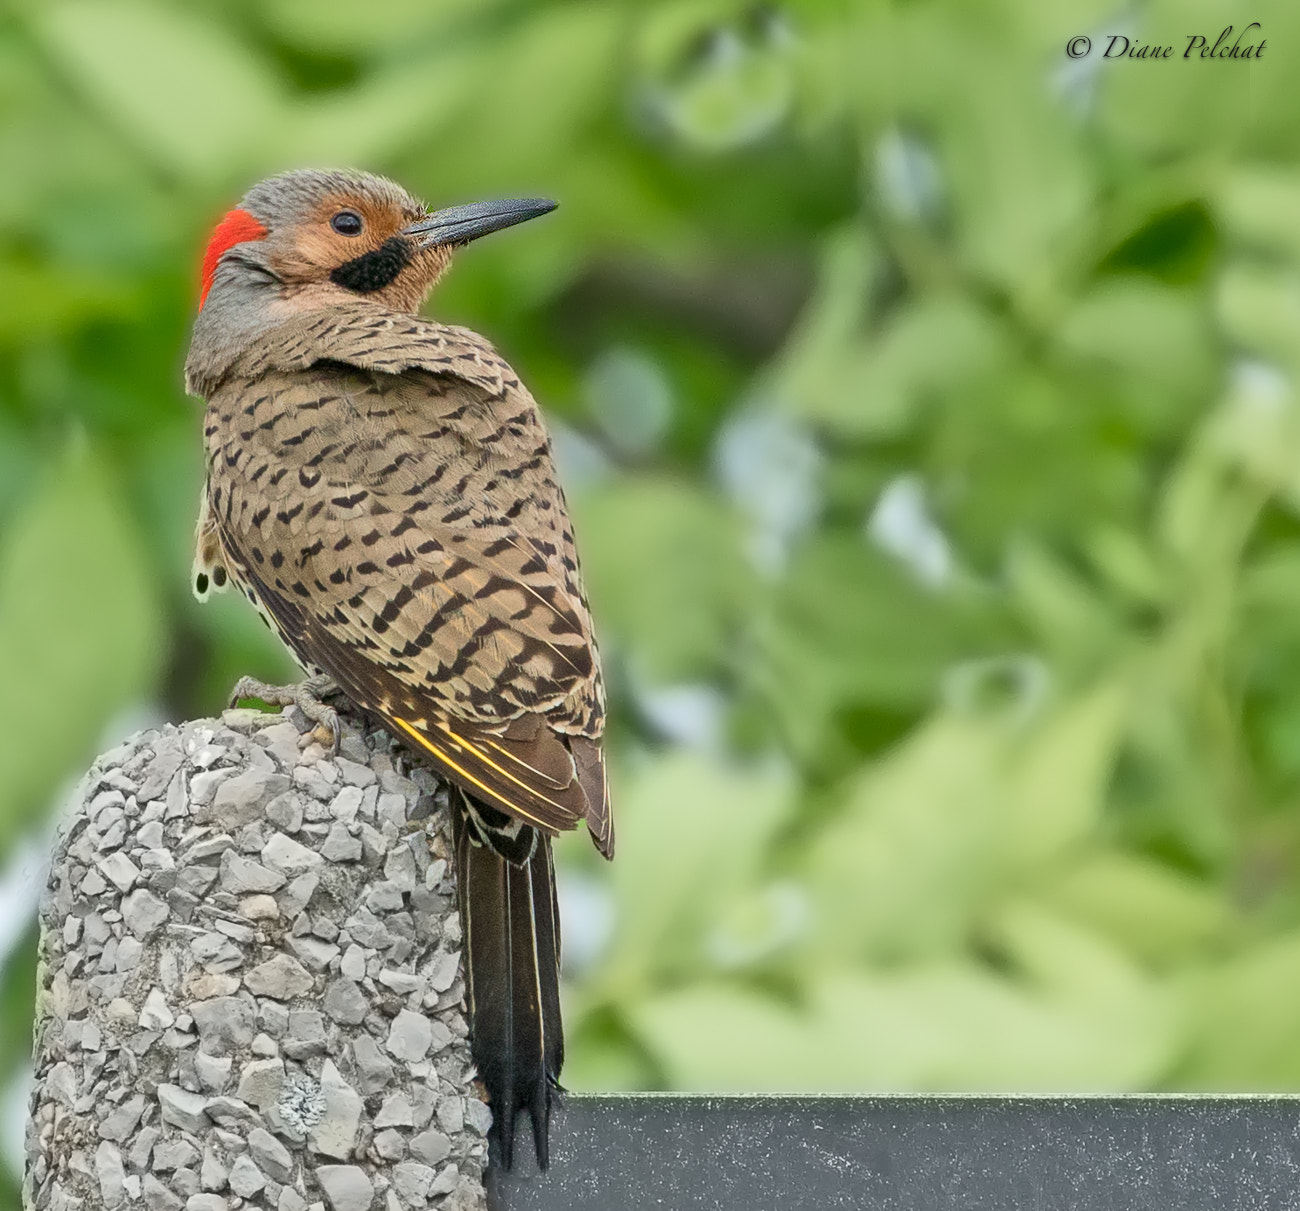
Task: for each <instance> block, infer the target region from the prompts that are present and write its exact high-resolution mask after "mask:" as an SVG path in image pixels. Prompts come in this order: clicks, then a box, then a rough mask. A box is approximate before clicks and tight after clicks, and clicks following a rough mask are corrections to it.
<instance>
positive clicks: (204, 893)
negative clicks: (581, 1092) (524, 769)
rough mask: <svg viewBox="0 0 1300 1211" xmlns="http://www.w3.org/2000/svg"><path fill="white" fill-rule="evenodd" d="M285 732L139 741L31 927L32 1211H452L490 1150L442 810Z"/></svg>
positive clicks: (298, 729)
mask: <svg viewBox="0 0 1300 1211" xmlns="http://www.w3.org/2000/svg"><path fill="white" fill-rule="evenodd" d="M306 727H307V724H306V721H305V720H304V719H302V717H301V715H300V714H299V713H298V712H297V711H296V710H290V711H287V712H286V713H285V714H284V715H275V714H263V713H260V712H257V711H247V710H238V711H227V712H225V714H224V715H223V716H222V718H221V719H220V720H200V721H198V722H195V723H189V724H186V725H184V726H183V727H179V728H177V727H173V726H170V725H168V726H166V727H164V728H162V729H160V730H156V731H148V732H144V733H142V734H140V735H138V736H136V737H134V738H132V739H131V740H128V741H127V742H126V743H125V744H123V745H121V746H120V747H118V748H117V749H115V750H114V751H113V752H111V753H106V754H105V755H104V756H102V757H101V758H100V759H99V760H98V761H97V762H96V763H95V765H94V767H93V768H92V770H91V772H90V773H89V774H88V775H87V777H86V778H85V779H83V781H82V783H81V785H80V787H79V788H78V790H77V792H76V793H75V794H74V796H73V802H72V803H71V805H70V808H69V811H68V814H67V816H66V818H65V819H64V821H63V823H62V825H61V827H60V830H59V835H58V842H57V846H56V850H55V853H54V857H53V865H52V868H51V871H50V877H49V882H48V886H47V888H46V891H45V895H44V897H43V900H42V904H41V943H40V975H39V980H38V1006H37V1010H38V1012H37V1025H36V1038H35V1068H36V1087H35V1091H34V1093H33V1097H32V1104H31V1120H30V1122H29V1124H28V1140H27V1175H26V1182H25V1186H24V1195H25V1197H24V1202H25V1205H26V1207H27V1208H29V1209H35V1211H47V1209H48V1211H101V1209H103V1211H110V1209H112V1208H118V1207H125V1206H128V1205H129V1206H140V1205H141V1204H143V1206H144V1207H145V1208H146V1209H147V1211H238V1209H240V1208H266V1209H268V1211H271V1209H274V1211H324V1209H325V1208H329V1209H330V1211H371V1209H373V1211H408V1209H409V1211H422V1209H423V1208H447V1209H448V1211H467V1209H468V1208H472V1207H480V1206H482V1205H483V1187H482V1180H481V1179H482V1173H483V1170H484V1168H485V1165H486V1158H487V1143H486V1139H485V1134H486V1131H487V1128H488V1125H489V1123H490V1121H491V1119H490V1115H489V1111H488V1108H487V1106H486V1105H485V1104H484V1102H483V1101H482V1100H480V1097H479V1095H478V1092H477V1089H476V1085H475V1082H474V1076H473V1071H474V1070H473V1066H472V1063H471V1060H470V1054H469V1047H468V1043H467V1041H466V1033H467V1032H466V1025H465V1018H464V1014H463V1012H462V998H463V996H464V982H463V972H462V970H461V962H460V959H461V946H460V943H461V931H460V919H459V916H458V914H457V912H456V908H455V895H454V883H453V878H454V876H453V873H452V872H451V871H450V870H449V869H448V858H449V851H450V846H449V838H448V836H447V832H446V827H445V826H446V811H445V791H443V789H442V788H441V787H440V785H439V784H438V782H437V781H436V780H435V779H434V778H433V777H432V776H431V775H430V774H428V773H427V772H426V771H425V770H423V769H419V768H416V769H413V770H411V771H410V772H409V773H404V772H403V768H404V762H403V757H402V755H401V754H400V753H399V752H398V751H397V750H396V749H395V748H394V747H393V745H392V744H391V742H390V741H389V739H388V738H387V737H386V736H385V735H384V733H382V732H379V733H375V734H373V735H367V734H366V733H365V732H364V731H363V730H360V727H361V725H359V723H358V721H356V720H354V719H346V720H345V729H344V739H343V742H342V746H341V751H340V753H339V755H338V756H337V757H330V756H329V755H328V754H326V753H325V752H324V751H323V750H322V749H321V747H320V746H319V745H318V744H315V743H312V742H311V741H310V734H309V733H307V732H306V730H305V729H306Z"/></svg>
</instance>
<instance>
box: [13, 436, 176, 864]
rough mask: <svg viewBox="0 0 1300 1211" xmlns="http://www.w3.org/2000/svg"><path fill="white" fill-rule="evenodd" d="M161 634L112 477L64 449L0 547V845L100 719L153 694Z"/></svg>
mask: <svg viewBox="0 0 1300 1211" xmlns="http://www.w3.org/2000/svg"><path fill="white" fill-rule="evenodd" d="M163 634H164V633H163V630H162V619H161V617H160V615H159V609H158V601H157V597H156V594H155V590H154V586H153V584H152V581H151V580H150V578H149V575H148V567H147V563H146V561H145V559H144V555H143V552H142V550H141V548H140V544H139V539H138V536H137V534H136V532H135V529H134V526H133V525H132V523H131V519H130V517H129V516H128V515H127V514H126V512H125V511H124V509H123V507H122V501H121V497H120V495H119V493H118V491H117V489H116V486H115V485H114V483H113V480H112V478H111V476H110V475H109V473H108V471H107V470H106V469H105V467H104V466H103V465H102V464H101V463H100V462H99V460H98V459H96V458H95V457H93V456H92V455H90V454H87V453H84V452H82V453H75V454H71V455H68V456H66V457H65V458H64V459H63V461H62V462H61V463H60V464H59V465H57V466H56V467H52V468H50V469H49V470H48V471H47V473H46V475H45V482H44V483H43V484H41V485H40V486H39V487H38V488H37V490H36V492H35V494H34V496H33V498H32V499H31V501H30V502H29V503H28V505H27V507H26V508H25V509H24V510H23V511H22V512H21V513H20V514H19V515H18V516H17V518H16V519H15V520H14V524H13V526H12V527H11V528H10V529H9V531H8V533H6V534H5V536H4V542H3V544H2V545H0V668H2V669H4V670H5V686H6V692H5V693H4V694H3V695H0V851H3V850H4V849H5V848H6V842H7V841H8V840H9V839H11V838H12V836H13V834H14V831H15V830H16V829H18V828H20V827H22V826H23V825H24V824H25V823H28V822H30V821H32V820H33V819H35V818H36V817H37V813H38V812H40V811H42V810H43V809H44V808H45V806H46V805H45V802H44V801H45V799H46V798H47V797H48V796H49V795H50V794H51V793H52V792H53V791H54V789H55V787H56V786H57V785H58V784H59V783H60V782H61V781H62V780H63V779H64V778H65V777H66V776H67V773H68V771H70V770H73V769H76V768H77V767H78V766H79V765H81V764H82V763H85V762H87V761H89V760H90V758H92V757H93V756H94V755H95V754H94V751H93V748H94V744H95V741H96V739H97V738H98V737H99V735H100V732H101V729H102V728H103V725H104V721H105V720H106V719H107V718H108V717H109V716H110V715H112V714H113V713H114V712H116V711H120V710H122V709H123V708H124V707H126V706H128V705H131V704H133V703H137V702H139V700H140V699H141V698H142V697H144V696H145V695H147V694H149V693H151V692H152V691H153V689H154V687H155V684H156V682H157V678H158V674H159V672H160V671H161V667H162V662H163V660H164V659H165V658H166V643H165V640H164V639H163Z"/></svg>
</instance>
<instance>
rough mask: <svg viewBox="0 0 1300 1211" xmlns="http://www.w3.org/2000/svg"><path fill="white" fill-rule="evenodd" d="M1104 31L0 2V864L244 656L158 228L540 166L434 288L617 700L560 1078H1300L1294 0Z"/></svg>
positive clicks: (1183, 1081)
mask: <svg viewBox="0 0 1300 1211" xmlns="http://www.w3.org/2000/svg"><path fill="white" fill-rule="evenodd" d="M1117 11H1118V10H1116V9H1115V8H1114V6H1113V5H1111V4H1099V3H1096V2H1095V0H1068V2H1066V3H1058V4H1052V5H1044V4H1042V3H1040V2H1038V0H984V2H982V3H980V4H966V3H962V2H960V0H929V2H916V3H886V2H885V0H861V2H852V0H835V2H831V0H804V2H802V3H797V4H796V3H789V4H786V5H779V4H747V3H744V2H743V0H734V2H733V0H647V2H646V3H640V4H633V3H626V4H623V3H611V2H605V3H597V2H594V0H593V2H589V3H567V2H566V3H559V2H555V3H551V2H537V3H526V2H524V0H474V2H472V3H471V2H470V0H438V2H437V3H430V2H429V0H367V3H365V4H347V3H343V2H342V0H337V2H329V3H326V2H324V0H190V2H186V3H182V2H181V0H174V2H172V3H164V2H162V0H26V2H23V0H11V3H10V4H9V5H8V6H7V7H6V8H4V9H3V10H2V12H0V157H2V160H3V164H4V171H3V172H0V679H3V683H4V690H5V692H4V694H3V695H0V857H2V856H3V855H5V854H9V855H12V854H14V853H15V852H16V851H17V846H18V845H19V843H20V841H21V839H22V838H23V837H24V836H27V835H30V834H32V832H33V831H34V830H38V829H39V828H40V826H41V825H42V822H43V821H44V820H46V819H47V818H48V814H49V813H50V811H51V810H52V804H53V802H54V799H55V795H56V791H57V790H58V788H59V787H60V785H61V784H63V783H64V782H65V780H66V779H67V777H68V776H69V775H70V774H71V773H72V772H73V771H75V770H76V769H78V768H79V767H80V766H82V765H83V764H84V763H85V762H86V761H88V760H89V759H90V757H91V756H93V754H94V751H95V749H96V748H97V747H98V746H100V745H102V744H106V743H109V742H110V740H111V739H113V738H114V737H115V736H116V735H118V734H120V733H121V731H122V730H123V729H124V728H126V727H128V726H130V721H131V720H133V719H147V718H149V717H150V716H155V717H156V716H157V715H166V716H168V717H171V718H174V719H180V718H182V717H191V716H195V715H200V714H210V713H212V712H213V711H215V710H216V709H217V708H218V707H219V705H220V703H221V700H222V697H223V694H224V692H225V690H226V688H227V687H228V686H229V685H230V684H231V683H232V682H233V681H234V679H235V678H236V676H237V675H238V674H240V673H245V672H255V673H259V674H262V675H265V676H279V675H283V674H285V673H286V672H287V668H286V664H285V661H284V658H283V657H282V656H281V655H280V654H279V653H278V652H277V651H275V650H274V648H273V647H272V646H270V640H269V639H268V638H267V635H266V633H265V631H264V629H263V628H262V627H261V625H260V624H259V623H257V622H256V620H255V619H254V618H253V616H252V613H251V611H248V610H246V609H243V608H241V606H240V603H238V602H235V601H232V600H228V599H227V600H222V601H219V602H217V603H215V604H214V605H212V606H209V607H207V608H206V609H202V610H200V609H199V608H198V607H197V605H196V604H195V603H194V602H193V601H192V600H191V599H190V597H189V594H188V586H187V569H188V566H189V559H190V551H189V542H190V532H191V526H192V520H193V511H194V504H195V500H196V498H197V493H198V486H199V480H200V473H201V467H200V443H199V432H198V427H199V406H198V405H197V404H196V403H195V402H194V401H193V400H188V399H186V398H185V397H184V395H183V393H182V390H181V386H180V371H179V367H180V364H181V361H182V358H183V355H184V350H185V347H186V344H187V336H188V325H189V322H190V317H191V315H192V311H193V306H194V294H195V282H196V277H197V263H198V259H199V251H200V249H201V248H202V246H203V242H204V239H205V235H206V230H207V228H208V227H209V226H210V224H211V223H212V222H213V221H214V220H215V218H216V217H217V216H218V215H220V214H221V213H222V212H223V211H224V210H225V209H226V208H227V207H228V206H229V205H230V204H231V203H232V202H233V201H234V200H235V199H236V198H237V197H238V196H239V194H240V193H241V192H242V191H243V189H244V188H245V187H246V186H247V185H248V184H250V183H251V182H252V181H253V180H255V179H257V178H258V177H260V176H262V175H265V174H267V173H269V172H272V171H276V170H280V169H283V168H286V167H291V166H299V165H307V164H315V165H336V164H355V165H359V166H364V167H368V168H371V169H375V170H379V171H383V172H386V173H388V174H389V175H392V176H394V177H396V178H397V179H399V180H401V181H402V182H403V183H405V184H406V185H408V186H409V187H411V188H413V189H414V190H416V191H418V192H422V193H423V194H424V196H425V197H426V198H427V199H428V200H429V201H430V202H431V203H437V204H450V203H454V202H461V201H467V200H471V199H476V198H482V197H491V196H501V195H505V196H510V195H526V194H547V195H551V196H554V197H556V198H559V199H560V200H561V202H562V206H561V209H560V210H559V211H558V212H557V214H556V215H554V216H552V217H551V218H548V219H547V220H545V221H544V222H541V223H537V224H530V225H529V226H528V227H527V228H524V229H521V230H520V231H518V232H514V233H510V234H508V235H503V236H499V237H494V238H493V239H492V240H487V241H484V242H483V243H482V244H476V245H475V246H474V247H473V248H472V249H471V250H469V251H467V252H465V253H464V254H463V255H462V257H461V259H460V263H459V265H458V266H457V268H456V270H455V271H454V272H453V274H452V275H451V276H450V278H449V279H448V280H447V282H446V283H445V284H444V286H443V287H441V288H440V290H439V292H438V293H437V295H436V296H435V298H434V300H433V302H432V304H431V311H432V312H433V314H435V315H437V316H438V317H440V318H445V319H447V320H449V321H453V322H457V323H465V324H469V325H471V326H473V327H475V328H478V329H480V330H482V331H484V332H486V333H488V334H489V335H490V336H491V337H492V338H493V339H494V340H495V341H496V342H497V343H498V345H499V346H500V347H501V348H502V350H503V351H504V352H505V353H506V355H507V356H508V357H509V358H510V359H511V360H512V361H513V362H514V364H515V365H516V367H517V368H518V369H519V370H520V372H521V373H522V374H523V376H524V378H525V379H526V380H527V381H528V382H529V383H530V384H531V385H532V387H533V389H534V392H535V393H536V394H537V396H538V398H539V399H540V400H541V401H542V402H543V404H544V406H545V407H546V408H547V410H548V413H549V415H550V417H551V419H552V422H553V424H554V426H555V428H556V431H557V446H558V449H559V453H560V455H561V459H562V464H563V469H564V473H565V475H566V477H567V479H568V482H569V488H570V498H571V503H572V507H573V511H574V513H575V515H576V522H577V526H578V530H579V539H580V543H581V546H582V550H583V555H584V562H585V567H586V571H587V576H588V579H589V583H590V590H591V596H592V599H593V605H594V608H595V610H596V612H597V617H598V623H599V629H600V633H601V636H602V640H603V646H604V651H605V656H606V664H607V668H608V673H609V679H610V681H611V686H612V693H613V718H614V725H613V731H612V736H611V746H612V751H613V754H614V782H615V789H616V793H617V800H618V802H617V807H618V811H619V818H620V824H619V829H620V840H619V857H618V860H617V862H616V863H615V864H614V865H613V866H612V867H611V868H609V869H608V870H606V869H605V868H603V867H600V866H599V864H598V863H597V861H596V860H595V858H594V856H593V855H592V854H591V853H590V852H589V847H588V846H586V845H585V843H584V842H582V841H580V840H578V839H574V840H573V841H572V842H566V843H565V845H564V846H563V848H562V853H561V858H562V861H563V862H564V864H565V867H566V876H567V881H568V882H569V884H570V886H571V887H573V888H576V889H577V891H576V892H575V896H577V897H578V898H577V899H575V901H574V902H575V903H577V904H579V907H580V908H581V909H582V911H580V912H578V913H577V914H576V915H575V916H574V918H573V919H574V920H576V921H577V922H578V928H577V929H576V932H575V930H574V929H573V927H571V928H570V935H571V947H570V951H571V954H573V955H574V957H575V969H574V971H573V975H572V979H571V980H570V981H569V986H568V1022H569V1037H570V1049H569V1055H570V1059H569V1064H568V1068H567V1070H566V1075H567V1078H568V1081H569V1083H570V1084H571V1085H572V1086H573V1087H576V1088H600V1087H603V1088H621V1087H642V1088H644V1087H651V1088H678V1089H771V1090H777V1089H827V1090H839V1089H859V1090H861V1089H896V1090H901V1089H1060V1088H1069V1089H1106V1090H1129V1089H1153V1088H1171V1089H1196V1088H1234V1089H1294V1088H1296V1087H1298V1086H1300V1032H1297V1030H1296V1029H1295V1026H1294V1017H1295V1007H1296V1006H1297V1004H1300V870H1298V869H1297V862H1298V860H1300V609H1297V605H1298V604H1300V521H1298V511H1300V409H1298V407H1297V398H1296V388H1295V382H1296V374H1297V370H1300V163H1298V161H1297V152H1298V151H1300V126H1297V124H1296V122H1295V117H1294V115H1295V112H1296V105H1297V101H1300V84H1298V83H1297V81H1298V80H1300V71H1297V68H1298V67H1300V63H1297V55H1298V51H1300V8H1297V7H1296V6H1294V5H1288V4H1286V3H1282V2H1281V0H1260V3H1259V4H1257V5H1256V6H1255V7H1254V8H1252V9H1251V10H1250V11H1249V12H1243V10H1241V9H1240V6H1237V5H1232V4H1228V3H1226V2H1223V3H1216V2H1209V0H1193V2H1192V3H1186V2H1184V0H1179V2H1178V3H1176V4H1175V3H1173V2H1172V0H1154V2H1152V3H1149V4H1146V5H1143V6H1142V7H1141V9H1140V10H1137V9H1130V10H1127V11H1128V12H1129V14H1130V15H1128V16H1124V17H1120V16H1118V15H1117ZM1244 18H1249V19H1251V20H1257V21H1259V22H1260V23H1261V25H1262V32H1263V35H1264V36H1266V37H1267V39H1268V44H1267V50H1266V52H1265V56H1264V58H1263V59H1262V60H1260V61H1259V62H1258V63H1254V62H1252V63H1250V64H1243V63H1240V62H1235V63H1234V62H1201V61H1197V60H1192V61H1183V60H1182V59H1181V58H1177V57H1176V58H1174V59H1171V60H1168V61H1156V62H1137V61H1117V62H1102V61H1101V60H1100V54H1101V51H1102V49H1103V48H1104V46H1105V42H1106V39H1105V36H1104V35H1105V33H1106V32H1125V33H1126V34H1128V35H1130V36H1132V37H1137V38H1139V39H1140V40H1141V41H1147V42H1161V43H1172V44H1174V45H1175V47H1176V52H1175V53H1176V55H1177V54H1181V50H1182V47H1183V45H1184V44H1185V40H1186V38H1187V37H1188V36H1189V35H1191V34H1195V33H1203V34H1208V35H1209V36H1210V40H1211V42H1212V41H1213V39H1214V37H1215V36H1216V35H1217V32H1218V31H1219V30H1220V29H1222V28H1223V27H1224V26H1226V25H1228V24H1231V23H1232V22H1233V21H1237V22H1239V23H1240V22H1242V20H1243V19H1244ZM1107 22H1111V23H1112V24H1111V25H1108V24H1107ZM1112 26H1113V29H1112ZM1121 26H1122V30H1121ZM1081 33H1090V34H1092V36H1093V42H1094V49H1093V53H1092V55H1091V56H1090V57H1089V58H1087V59H1082V60H1071V59H1068V58H1067V57H1066V55H1065V45H1066V42H1067V40H1068V39H1069V38H1070V37H1071V36H1073V35H1077V34H1081ZM106 729H107V731H106ZM602 921H605V922H606V925H605V926H602ZM31 961H32V953H31V944H30V940H29V942H28V944H27V946H26V947H24V948H22V949H21V950H19V951H17V952H14V953H13V954H11V955H10V956H9V958H8V960H7V966H6V968H5V973H4V988H5V994H6V995H5V1012H4V1014H3V1016H0V1029H2V1030H3V1031H5V1032H7V1034H6V1037H5V1038H4V1039H3V1040H0V1056H2V1057H3V1067H4V1069H5V1071H4V1072H3V1073H0V1077H2V1078H3V1079H5V1080H8V1079H10V1078H11V1077H12V1076H13V1074H14V1073H15V1072H16V1071H17V1068H18V1066H19V1065H20V1064H21V1057H22V1054H23V1052H24V1051H25V1049H26V1039H25V1033H24V1032H25V1030H26V1025H27V1023H26V1018H25V1012H24V1011H23V1010H22V1009H21V1006H22V1005H23V1004H25V1003H26V1002H25V1000H24V998H26V997H27V995H28V990H29V987H30V984H29V981H30V977H29V975H28V974H27V972H28V969H29V967H30V964H31ZM11 994H12V995H11ZM10 1001H13V1002H14V1004H13V1005H11V1004H10ZM15 1005H17V1006H20V1007H19V1008H15Z"/></svg>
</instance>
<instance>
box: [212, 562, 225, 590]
mask: <svg viewBox="0 0 1300 1211" xmlns="http://www.w3.org/2000/svg"><path fill="white" fill-rule="evenodd" d="M212 583H213V584H215V585H216V586H217V588H219V589H220V588H222V587H224V585H225V583H226V569H225V568H222V567H216V568H213V569H212Z"/></svg>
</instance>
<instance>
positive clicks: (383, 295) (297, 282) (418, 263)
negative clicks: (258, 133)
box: [199, 170, 555, 311]
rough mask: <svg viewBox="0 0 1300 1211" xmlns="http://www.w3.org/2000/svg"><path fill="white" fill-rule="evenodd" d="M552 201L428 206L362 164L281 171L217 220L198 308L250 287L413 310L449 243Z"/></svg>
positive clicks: (242, 294) (245, 294) (240, 296)
mask: <svg viewBox="0 0 1300 1211" xmlns="http://www.w3.org/2000/svg"><path fill="white" fill-rule="evenodd" d="M554 208H555V203H554V202H548V201H546V200H545V199H541V198H523V199H518V200H512V201H503V202H475V203H472V204H471V205H469V206H453V207H451V208H449V209H447V210H436V211H430V210H429V209H428V208H427V207H426V206H424V205H423V204H422V203H420V202H419V201H417V200H416V199H415V198H413V197H412V196H411V195H410V194H409V193H407V192H406V190H404V189H402V188H401V186H399V185H395V184H394V183H393V182H392V181H388V180H385V179H384V178H383V177H376V176H371V175H370V174H368V173H359V172H321V171H316V170H308V171H300V172H286V173H282V174H281V175H280V176H275V177H270V178H269V179H267V180H265V181H262V182H261V183H260V184H258V185H255V186H254V187H253V188H252V189H250V190H249V191H248V193H247V194H246V195H245V196H244V199H243V201H241V202H240V203H239V205H238V207H236V208H235V209H234V210H232V211H230V212H229V213H228V214H227V215H226V216H225V218H223V219H222V220H221V222H220V223H218V224H217V227H216V230H215V231H214V232H213V233H212V238H211V240H210V241H209V242H208V247H207V251H206V253H205V254H204V257H203V280H202V287H201V293H200V296H199V307H200V309H203V308H205V307H211V306H213V305H214V304H217V305H219V304H220V302H222V301H224V297H225V296H229V297H230V298H231V299H232V300H234V301H235V302H236V304H237V305H238V304H240V303H247V302H248V300H249V295H250V293H251V294H255V295H260V296H262V297H263V298H268V299H269V298H276V299H282V300H291V299H296V300H298V301H299V303H300V305H301V306H307V307H315V306H328V305H329V303H330V302H331V301H337V300H340V299H346V298H356V297H358V296H360V297H362V298H369V299H373V300H375V301H376V302H379V303H382V304H383V305H384V306H386V307H391V308H393V309H394V310H397V311H415V310H417V309H418V308H419V306H420V304H421V303H422V302H423V301H424V299H425V297H426V296H427V295H428V293H429V291H430V290H431V289H432V288H433V286H434V284H435V283H436V282H437V280H438V279H439V278H440V277H441V276H442V274H443V272H444V271H445V270H446V268H447V266H448V265H449V264H450V263H451V256H452V252H453V250H454V249H455V248H456V247H458V246H459V245H461V244H466V243H468V242H469V241H470V240H474V239H477V238H478V237H479V236H482V235H487V234H488V233H489V232H493V231H500V230H501V229H502V228H503V227H510V226H512V225H513V224H515V223H521V222H523V221H524V220H525V219H532V218H536V217H537V216H538V215H542V214H545V213H546V212H547V211H549V210H553V209H554ZM297 309H298V308H295V310H297Z"/></svg>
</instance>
